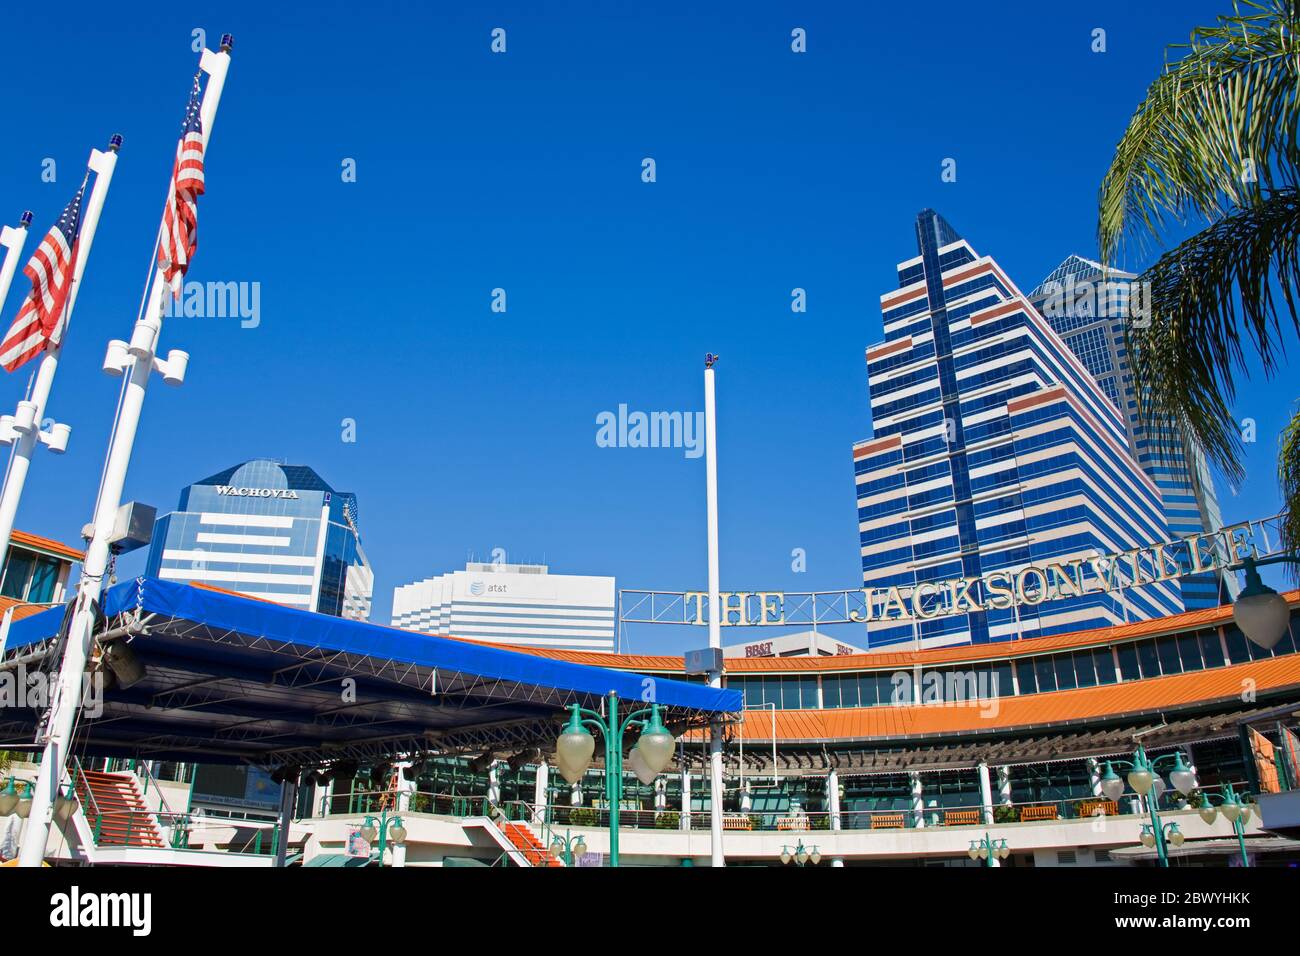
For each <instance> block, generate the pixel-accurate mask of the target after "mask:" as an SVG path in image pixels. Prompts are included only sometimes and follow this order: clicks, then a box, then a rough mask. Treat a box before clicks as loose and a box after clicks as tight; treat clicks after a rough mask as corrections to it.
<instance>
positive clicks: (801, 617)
mask: <svg viewBox="0 0 1300 956" xmlns="http://www.w3.org/2000/svg"><path fill="white" fill-rule="evenodd" d="M1283 517H1284V515H1282V514H1276V515H1272V516H1270V517H1267V518H1260V519H1256V520H1252V521H1248V522H1241V523H1239V524H1237V525H1233V526H1231V527H1230V528H1228V529H1223V530H1225V531H1230V530H1231V529H1232V528H1240V527H1249V528H1250V529H1252V531H1253V532H1254V533H1253V535H1252V539H1251V542H1250V544H1251V546H1252V547H1253V548H1254V553H1255V556H1256V557H1268V556H1271V555H1274V554H1278V553H1280V552H1281V550H1282V548H1281V535H1280V533H1279V531H1280V527H1281V523H1282V519H1283ZM1221 533H1222V531H1220V532H1215V533H1214V534H1215V535H1219V534H1221ZM1175 543H1178V542H1175ZM1150 547H1152V548H1157V547H1164V546H1163V545H1152V546H1150ZM1139 550H1141V549H1139ZM1240 566H1241V565H1240V562H1239V561H1238V562H1233V561H1231V560H1228V561H1224V562H1222V563H1220V564H1219V565H1217V566H1216V570H1224V571H1228V570H1231V569H1233V568H1239V567H1240ZM1183 573H1192V572H1190V571H1185V572H1183ZM1177 576H1179V575H1173V576H1172V577H1177ZM1149 583H1153V582H1147V583H1143V584H1137V585H1134V584H1129V585H1127V586H1121V587H1119V588H1117V589H1116V590H1118V591H1121V592H1122V591H1124V590H1126V589H1127V588H1132V587H1146V586H1147V585H1148V584H1149ZM721 594H722V607H723V615H722V620H721V622H720V623H721V625H722V626H724V627H763V626H772V625H780V626H784V627H810V628H816V627H820V626H823V625H832V624H862V623H864V622H865V621H867V620H868V619H870V618H871V597H870V591H869V590H868V589H864V588H851V589H845V590H840V591H780V590H768V591H724V592H721ZM878 600H879V596H877V603H878ZM708 604H709V601H708V592H707V591H705V592H701V591H648V590H635V589H624V590H620V591H619V592H618V621H619V624H620V625H624V624H678V625H695V626H700V625H705V624H707V623H708V617H709V608H708ZM913 619H914V618H913V617H912V616H910V615H909V616H906V617H902V618H899V620H913ZM915 619H916V620H919V618H915Z"/></svg>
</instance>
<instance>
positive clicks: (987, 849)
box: [966, 833, 1011, 867]
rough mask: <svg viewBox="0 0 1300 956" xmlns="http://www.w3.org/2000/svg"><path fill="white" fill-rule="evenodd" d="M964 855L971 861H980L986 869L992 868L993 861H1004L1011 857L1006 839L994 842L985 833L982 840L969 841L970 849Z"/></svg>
mask: <svg viewBox="0 0 1300 956" xmlns="http://www.w3.org/2000/svg"><path fill="white" fill-rule="evenodd" d="M966 854H967V855H968V856H969V857H970V858H971V859H972V860H974V859H981V860H983V861H984V865H985V866H987V867H992V866H993V861H994V859H998V860H1005V859H1006V858H1007V857H1009V856H1010V855H1011V848H1010V847H1008V846H1007V841H1006V838H1005V837H1003V838H1002V839H1001V840H994V839H993V838H992V837H990V836H989V835H988V834H987V833H986V834H984V837H983V839H980V840H971V841H970V849H969V850H967V851H966Z"/></svg>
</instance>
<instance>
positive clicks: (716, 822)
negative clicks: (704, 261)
mask: <svg viewBox="0 0 1300 956" xmlns="http://www.w3.org/2000/svg"><path fill="white" fill-rule="evenodd" d="M716 361H717V356H715V355H712V354H710V355H709V356H708V357H707V358H705V360H704V471H705V483H706V486H707V504H708V525H709V647H711V648H718V649H719V650H721V648H722V631H721V628H722V595H721V594H720V593H719V591H720V590H721V587H722V585H721V575H720V573H719V571H718V440H717V436H718V421H717V407H716V404H715V402H714V396H713V365H714V363H715V362H716ZM709 686H710V687H721V686H722V671H721V670H715V671H712V672H711V673H710V674H709ZM722 797H723V793H722V723H721V721H717V720H715V721H714V722H713V723H712V725H710V727H709V806H710V809H711V811H712V812H711V813H710V814H709V849H710V851H711V852H710V857H711V859H710V863H711V865H712V866H726V865H727V859H726V857H725V856H724V855H723V853H722Z"/></svg>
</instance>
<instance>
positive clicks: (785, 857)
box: [781, 846, 790, 863]
mask: <svg viewBox="0 0 1300 956" xmlns="http://www.w3.org/2000/svg"><path fill="white" fill-rule="evenodd" d="M781 862H782V863H789V862H790V848H789V847H785V846H783V847H781Z"/></svg>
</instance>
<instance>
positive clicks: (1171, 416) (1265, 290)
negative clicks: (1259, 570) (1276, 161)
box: [1127, 187, 1300, 480]
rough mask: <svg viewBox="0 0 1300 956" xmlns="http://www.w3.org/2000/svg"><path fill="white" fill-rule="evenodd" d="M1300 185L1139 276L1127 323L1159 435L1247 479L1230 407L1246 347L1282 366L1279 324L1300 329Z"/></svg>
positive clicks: (1135, 366) (1139, 390)
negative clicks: (1179, 439)
mask: <svg viewBox="0 0 1300 956" xmlns="http://www.w3.org/2000/svg"><path fill="white" fill-rule="evenodd" d="M1298 237H1300V189H1297V188H1292V187H1288V188H1284V189H1281V190H1278V191H1277V192H1276V193H1274V194H1273V195H1271V196H1270V197H1269V198H1267V199H1265V200H1262V201H1260V202H1258V203H1256V204H1254V205H1252V206H1248V207H1246V208H1244V209H1241V210H1238V211H1236V212H1233V213H1232V214H1230V215H1228V216H1225V217H1223V218H1222V219H1221V220H1219V221H1218V222H1217V223H1215V224H1214V225H1212V226H1210V227H1209V228H1207V229H1204V230H1202V231H1201V232H1200V233H1198V234H1196V235H1195V236H1193V237H1192V238H1190V239H1188V240H1186V241H1185V242H1183V243H1182V244H1181V245H1179V246H1178V247H1176V248H1175V249H1172V250H1170V251H1169V252H1167V253H1166V254H1165V255H1164V256H1162V257H1161V258H1160V260H1159V261H1158V262H1156V264H1155V265H1154V266H1152V267H1151V269H1150V270H1148V271H1147V272H1146V273H1144V274H1143V275H1142V277H1141V279H1140V280H1139V283H1140V284H1139V287H1138V289H1136V290H1135V292H1134V295H1135V296H1140V297H1141V298H1142V299H1145V300H1146V302H1145V306H1146V310H1147V311H1146V314H1141V310H1140V309H1139V308H1138V307H1136V306H1135V308H1134V312H1135V316H1134V318H1133V319H1132V320H1131V321H1130V324H1129V328H1128V330H1127V339H1128V351H1129V357H1130V362H1131V367H1132V372H1133V386H1134V393H1135V395H1136V397H1137V402H1138V408H1139V414H1140V416H1141V418H1142V420H1143V422H1144V425H1145V426H1146V428H1147V429H1148V430H1149V431H1150V433H1152V434H1156V435H1159V434H1181V435H1184V436H1186V438H1187V439H1188V440H1189V441H1190V442H1191V443H1192V444H1193V445H1195V446H1196V447H1198V448H1200V449H1201V450H1202V451H1203V452H1204V453H1205V455H1206V456H1207V457H1208V458H1209V459H1210V461H1211V462H1213V463H1214V464H1215V465H1217V466H1218V467H1219V468H1220V469H1221V470H1222V471H1223V473H1224V474H1225V475H1227V476H1229V477H1230V478H1232V479H1234V480H1235V479H1239V478H1240V476H1241V467H1240V464H1239V461H1238V458H1239V453H1240V450H1241V441H1240V436H1239V433H1238V426H1237V423H1236V421H1235V420H1234V418H1233V416H1232V412H1231V406H1232V401H1233V399H1234V397H1235V395H1236V387H1235V382H1236V381H1237V379H1238V378H1239V377H1241V375H1242V373H1243V372H1244V370H1245V358H1246V354H1245V353H1246V349H1247V347H1248V348H1249V349H1250V351H1252V352H1253V353H1254V354H1255V356H1257V357H1258V358H1259V360H1260V362H1261V364H1262V367H1263V370H1264V372H1265V374H1270V375H1271V374H1273V373H1275V372H1277V371H1278V369H1279V362H1280V360H1281V358H1282V355H1281V352H1282V346H1281V344H1280V341H1281V322H1280V321H1279V315H1284V316H1287V317H1288V321H1289V325H1290V326H1291V327H1292V328H1293V329H1295V330H1297V331H1300V303H1298V302H1297V294H1300V239H1298Z"/></svg>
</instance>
